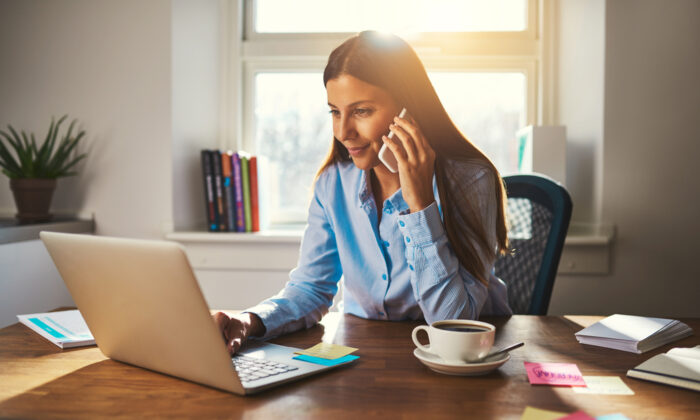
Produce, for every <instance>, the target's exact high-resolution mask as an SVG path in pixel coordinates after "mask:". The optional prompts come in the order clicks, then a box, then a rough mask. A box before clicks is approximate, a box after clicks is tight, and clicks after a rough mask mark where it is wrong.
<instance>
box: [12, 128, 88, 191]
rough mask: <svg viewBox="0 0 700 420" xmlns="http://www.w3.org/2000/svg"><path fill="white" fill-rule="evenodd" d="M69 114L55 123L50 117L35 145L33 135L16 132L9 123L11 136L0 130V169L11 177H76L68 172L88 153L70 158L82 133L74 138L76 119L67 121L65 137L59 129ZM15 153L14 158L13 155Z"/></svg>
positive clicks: (83, 133) (73, 173) (73, 172)
mask: <svg viewBox="0 0 700 420" xmlns="http://www.w3.org/2000/svg"><path fill="white" fill-rule="evenodd" d="M67 118H68V115H63V116H62V117H61V118H59V119H58V120H57V121H56V120H55V119H54V118H52V119H51V124H50V125H49V130H48V132H47V133H46V137H45V139H44V141H43V143H41V145H39V144H37V141H36V137H35V136H34V133H29V134H27V133H26V132H24V131H20V133H21V135H20V133H18V132H17V130H15V129H14V127H12V126H11V125H9V124H8V126H7V128H8V129H9V132H10V134H8V133H7V132H5V131H2V130H0V168H2V172H3V173H4V174H5V175H7V176H9V177H10V178H57V177H61V176H71V175H75V174H76V172H75V171H71V169H72V168H74V167H75V165H76V164H77V163H78V162H80V161H81V160H83V159H84V158H85V157H86V156H87V154H86V153H82V154H80V155H78V156H74V157H71V154H74V152H75V151H76V150H77V146H78V144H79V142H80V140H81V139H82V138H83V137H84V136H85V131H80V132H79V133H78V134H77V135H76V136H75V137H73V132H74V129H75V127H76V124H77V119H74V120H72V121H71V122H70V124H69V126H68V129H67V131H66V133H65V134H64V135H62V136H61V135H60V134H59V132H60V129H61V126H62V124H63V122H64V121H66V119H67ZM13 152H14V155H13Z"/></svg>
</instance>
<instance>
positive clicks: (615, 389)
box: [574, 376, 634, 395]
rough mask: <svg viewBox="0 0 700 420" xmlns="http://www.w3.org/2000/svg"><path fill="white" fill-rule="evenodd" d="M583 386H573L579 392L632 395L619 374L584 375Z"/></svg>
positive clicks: (632, 392)
mask: <svg viewBox="0 0 700 420" xmlns="http://www.w3.org/2000/svg"><path fill="white" fill-rule="evenodd" d="M583 380H584V381H585V382H586V386H585V387H577V388H574V392H576V393H579V394H605V395H634V391H632V390H631V389H630V388H629V387H628V386H627V385H626V384H625V383H624V382H622V379H620V377H619V376H584V377H583Z"/></svg>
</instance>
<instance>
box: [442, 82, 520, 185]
mask: <svg viewBox="0 0 700 420" xmlns="http://www.w3.org/2000/svg"><path fill="white" fill-rule="evenodd" d="M429 76H430V80H431V81H432V82H433V86H435V90H436V91H437V93H438V96H439V97H440V100H441V101H442V104H443V106H444V107H445V110H447V113H448V114H449V115H450V117H451V118H452V120H453V121H454V122H455V124H456V125H457V127H459V129H460V130H462V133H464V135H465V136H466V137H467V138H468V139H469V140H470V141H471V142H472V143H474V144H475V145H476V146H477V147H479V149H481V151H482V152H484V153H485V154H486V156H488V157H489V158H490V159H491V161H492V162H493V163H494V164H495V165H496V168H498V170H499V171H500V172H501V173H502V174H509V173H515V172H517V170H518V155H517V147H516V142H515V133H516V131H517V130H518V129H520V128H521V127H523V126H524V125H525V117H526V108H525V103H526V101H525V98H526V83H525V82H526V81H525V75H524V74H522V73H472V72H430V73H429Z"/></svg>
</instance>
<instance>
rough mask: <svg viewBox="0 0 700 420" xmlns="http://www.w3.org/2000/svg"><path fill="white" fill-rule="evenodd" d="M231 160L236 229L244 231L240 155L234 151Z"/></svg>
mask: <svg viewBox="0 0 700 420" xmlns="http://www.w3.org/2000/svg"><path fill="white" fill-rule="evenodd" d="M232 162H233V183H234V186H235V190H236V196H235V200H236V231H238V232H245V215H244V213H243V176H242V174H241V157H240V156H239V154H238V153H234V154H233V157H232Z"/></svg>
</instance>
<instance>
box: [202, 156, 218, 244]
mask: <svg viewBox="0 0 700 420" xmlns="http://www.w3.org/2000/svg"><path fill="white" fill-rule="evenodd" d="M201 157H202V175H203V178H204V202H205V203H206V208H205V212H206V214H207V229H208V230H209V231H210V232H215V231H217V230H219V222H218V217H217V214H216V198H215V196H214V188H215V187H214V174H213V164H212V152H211V151H209V150H202V152H201Z"/></svg>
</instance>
